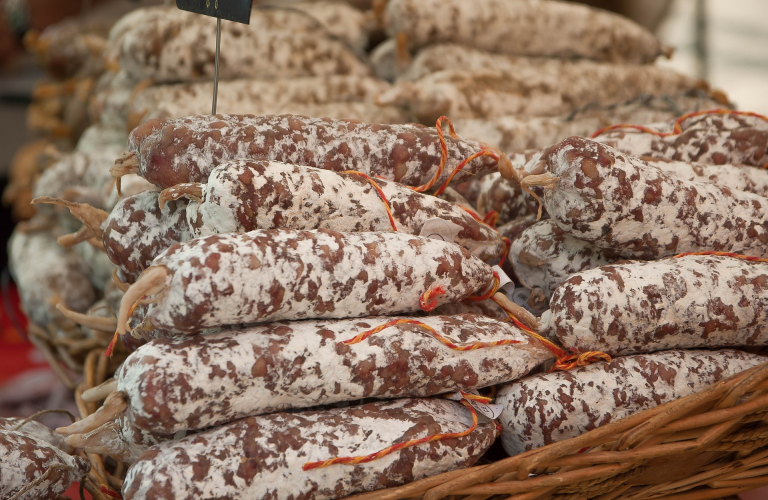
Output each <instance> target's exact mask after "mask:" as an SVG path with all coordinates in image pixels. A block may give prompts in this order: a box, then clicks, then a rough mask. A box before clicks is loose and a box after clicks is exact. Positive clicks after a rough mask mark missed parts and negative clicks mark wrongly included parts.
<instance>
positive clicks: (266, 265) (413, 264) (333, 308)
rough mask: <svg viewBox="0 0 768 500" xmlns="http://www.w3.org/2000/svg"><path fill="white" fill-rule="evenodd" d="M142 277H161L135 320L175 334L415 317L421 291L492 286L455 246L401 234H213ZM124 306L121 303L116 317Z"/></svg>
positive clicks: (159, 261)
mask: <svg viewBox="0 0 768 500" xmlns="http://www.w3.org/2000/svg"><path fill="white" fill-rule="evenodd" d="M149 269H154V270H158V269H164V272H166V273H167V274H166V277H165V285H164V286H163V287H162V291H160V292H159V293H155V294H153V295H152V296H150V297H149V300H148V302H151V303H149V304H148V305H147V309H146V315H145V317H144V318H145V319H146V320H148V321H149V322H150V323H151V324H152V325H153V326H154V327H155V328H161V329H163V330H168V331H173V332H179V333H195V332H199V331H201V330H203V329H205V328H210V327H216V326H222V325H235V324H247V323H254V322H270V321H277V320H282V319H290V320H297V319H309V318H354V317H361V316H379V315H390V314H402V313H408V312H414V311H420V310H421V307H420V299H421V298H422V295H423V294H424V293H425V292H427V291H428V290H432V291H437V290H438V289H440V290H441V292H442V293H438V294H436V296H434V297H432V298H433V299H434V302H435V304H436V305H440V304H444V303H448V302H458V301H461V300H463V299H464V298H466V297H467V296H469V295H472V294H473V293H483V292H484V291H486V290H487V289H488V288H490V286H491V285H492V284H493V271H492V269H491V267H490V266H489V265H487V264H485V263H484V262H482V261H481V260H479V259H477V258H476V257H474V256H472V255H471V254H470V253H469V252H468V251H467V250H465V249H463V248H461V247H459V246H458V245H455V244H453V243H446V242H443V241H439V240H434V239H428V238H422V237H418V236H412V235H406V234H401V233H347V234H343V233H337V232H331V231H294V230H279V229H266V230H256V231H251V232H249V233H244V234H222V235H214V236H209V237H205V238H198V239H196V240H192V241H189V242H186V243H182V244H177V245H174V246H172V247H171V248H169V249H168V250H167V251H165V252H164V253H163V254H161V255H159V256H158V257H157V258H156V259H155V260H154V261H153V262H152V266H151V267H150V268H149ZM149 269H148V271H149ZM153 272H156V271H153ZM147 276H150V275H149V274H148V275H147ZM428 298H429V297H428ZM123 302H125V299H124V300H123ZM430 302H431V300H430ZM129 306H130V304H122V305H121V312H122V310H123V308H124V307H129ZM126 311H127V309H126Z"/></svg>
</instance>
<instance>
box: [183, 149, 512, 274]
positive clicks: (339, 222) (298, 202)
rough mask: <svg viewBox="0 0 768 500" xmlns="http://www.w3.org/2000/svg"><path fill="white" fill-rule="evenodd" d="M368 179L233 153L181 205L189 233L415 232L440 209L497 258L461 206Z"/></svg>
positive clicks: (462, 237) (475, 246)
mask: <svg viewBox="0 0 768 500" xmlns="http://www.w3.org/2000/svg"><path fill="white" fill-rule="evenodd" d="M376 182H377V183H378V184H379V186H380V187H381V189H382V192H383V193H384V197H385V198H386V200H385V199H382V198H381V197H380V195H379V193H378V192H377V191H376V190H375V189H374V188H373V186H372V185H371V183H370V182H368V181H367V180H365V179H363V178H362V177H360V176H357V175H349V174H348V175H339V174H337V173H335V172H331V171H327V170H321V169H316V168H311V167H299V166H294V165H288V164H285V163H278V162H268V161H244V160H240V161H233V162H229V163H225V164H222V165H219V166H218V167H216V168H215V169H214V170H213V172H211V175H210V176H209V177H208V182H207V184H206V185H205V186H204V187H203V198H202V202H200V203H198V202H196V201H191V202H190V203H189V204H188V205H187V220H188V221H189V226H190V228H191V231H192V233H193V235H194V237H201V236H209V235H211V234H218V233H229V232H237V233H242V232H247V231H252V230H254V229H272V228H280V229H328V230H332V231H340V232H361V231H385V232H389V231H393V228H392V225H391V223H390V221H389V217H388V216H387V211H386V204H387V203H389V206H390V209H391V211H392V216H393V218H394V220H395V225H396V227H397V230H398V231H402V232H404V233H408V234H415V235H418V234H420V232H421V230H422V228H423V226H424V223H425V222H426V221H427V220H428V219H431V218H434V217H438V218H440V219H443V220H446V221H449V222H451V223H453V224H456V225H458V226H459V227H460V230H459V232H458V234H457V236H456V239H455V241H454V242H455V243H457V244H459V245H461V246H462V247H464V248H466V249H467V250H469V251H470V252H471V253H472V254H473V255H475V256H476V257H478V258H479V259H481V260H483V261H491V260H493V259H498V257H499V256H500V255H501V253H502V252H503V251H504V242H503V241H502V239H501V237H500V236H499V234H498V233H497V232H496V231H494V230H493V229H491V228H490V227H489V226H487V225H485V224H483V223H481V222H478V221H477V220H475V219H474V218H473V217H472V216H471V215H470V214H469V213H468V212H467V211H466V210H463V209H461V208H459V207H456V206H454V205H452V204H451V203H448V202H445V201H443V200H440V199H438V198H435V197H434V196H429V195H424V194H420V193H416V192H415V191H413V190H412V189H410V188H407V187H405V186H403V185H401V184H398V183H395V182H387V181H381V180H379V181H376Z"/></svg>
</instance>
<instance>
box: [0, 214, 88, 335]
mask: <svg viewBox="0 0 768 500" xmlns="http://www.w3.org/2000/svg"><path fill="white" fill-rule="evenodd" d="M59 235H60V232H57V233H54V232H53V231H40V232H35V233H23V232H21V231H19V230H18V228H17V229H16V230H15V231H14V232H13V235H12V236H11V239H10V241H9V243H8V257H9V269H10V271H11V275H12V276H13V279H14V281H15V282H16V285H17V286H18V287H19V294H20V295H21V304H22V307H23V309H24V312H25V313H26V315H27V317H28V318H29V319H30V320H31V321H33V322H35V323H37V324H38V325H47V324H48V323H49V322H51V321H52V320H53V319H55V318H61V315H60V313H59V312H58V311H57V310H56V308H55V305H56V303H57V302H59V301H61V302H62V303H63V304H64V305H65V306H66V307H67V308H68V309H72V310H74V311H77V312H85V310H86V309H88V308H89V307H90V306H91V304H93V303H94V302H95V300H96V292H95V290H94V289H93V286H92V285H91V283H90V280H89V279H88V276H89V274H90V269H89V268H88V265H87V263H86V262H85V261H83V259H82V258H81V257H80V256H79V255H77V254H76V253H75V252H74V251H72V250H68V249H65V248H62V247H61V246H59V244H58V243H57V242H56V237H57V236H59Z"/></svg>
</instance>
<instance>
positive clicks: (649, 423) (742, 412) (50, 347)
mask: <svg viewBox="0 0 768 500" xmlns="http://www.w3.org/2000/svg"><path fill="white" fill-rule="evenodd" d="M29 333H30V340H32V342H34V343H35V345H36V346H37V347H38V348H39V349H40V350H41V351H42V352H43V353H44V354H45V356H46V358H47V359H48V361H49V363H50V364H51V366H52V367H53V368H54V370H55V371H56V373H57V374H59V376H60V377H62V381H63V382H64V383H65V384H66V385H68V386H69V387H71V388H72V389H73V390H74V391H75V401H76V403H77V407H78V410H79V413H80V416H81V418H85V417H86V416H88V415H90V414H91V413H93V412H95V411H96V410H97V405H96V404H95V403H86V402H84V401H83V400H82V398H81V394H82V393H83V391H85V390H87V389H89V388H91V387H95V386H96V385H98V384H100V383H102V382H104V381H105V380H106V379H107V378H108V377H110V376H111V375H112V374H113V373H114V370H115V369H116V368H117V366H118V365H119V363H121V362H122V361H123V360H124V359H125V357H126V355H127V352H126V351H125V350H124V348H120V349H118V350H117V351H116V353H115V356H114V357H113V358H112V359H108V358H106V357H104V356H103V355H102V354H103V353H104V350H105V347H106V345H98V346H97V347H93V348H90V349H89V350H88V347H87V346H86V344H84V343H83V342H86V341H85V340H81V341H59V340H56V338H55V335H54V334H53V330H52V329H51V328H49V329H47V330H46V329H43V328H40V327H39V326H36V325H30V328H29ZM103 343H104V342H100V343H99V344H103ZM89 347H90V346H89ZM81 360H82V361H81ZM62 363H63V364H65V365H67V366H69V368H70V369H71V370H72V371H75V372H79V373H82V374H83V380H82V382H80V383H79V384H75V383H74V382H73V381H72V379H71V377H69V375H68V372H67V371H66V370H64V369H63V368H62V366H61V365H62ZM83 456H85V455H83ZM87 458H88V459H89V460H90V461H91V464H92V470H91V472H90V473H89V475H88V477H87V478H86V481H84V484H83V486H84V488H85V489H87V490H88V491H89V492H90V493H91V495H92V496H93V498H94V499H96V500H109V499H111V498H120V497H119V496H118V492H119V491H120V488H121V486H122V480H123V479H124V478H125V474H126V472H127V466H126V465H125V464H122V463H118V462H116V461H115V460H113V459H112V458H111V457H107V456H99V455H94V454H88V455H87ZM764 485H768V363H766V364H764V365H762V366H759V367H755V368H752V369H749V370H746V371H744V372H742V373H740V374H738V375H734V376H733V377H730V378H729V379H726V380H722V381H720V382H718V383H716V384H714V385H712V386H710V387H709V388H708V389H706V390H704V391H701V392H699V393H696V394H692V395H690V396H688V397H685V398H681V399H678V400H675V401H671V402H669V403H666V404H663V405H661V406H658V407H656V408H652V409H649V410H646V411H643V412H641V413H638V414H635V415H632V416H630V417H626V418H624V419H621V420H618V421H616V422H612V423H610V424H608V425H606V426H603V427H600V428H598V429H595V430H592V431H590V432H588V433H586V434H583V435H581V436H578V437H575V438H572V439H568V440H566V441H562V442H559V443H554V444H551V445H548V446H545V447H543V448H539V449H536V450H531V451H529V452H527V453H524V454H521V455H518V456H515V457H510V458H506V459H503V460H499V461H498V462H494V463H491V464H487V465H479V466H475V467H470V468H467V469H461V470H456V471H452V472H447V473H444V474H440V475H437V476H433V477H429V478H426V479H422V480H420V481H416V482H414V483H411V484H408V485H405V486H400V487H396V488H389V489H386V490H378V491H374V492H370V493H363V494H359V495H354V496H351V497H347V499H348V500H374V499H376V500H399V499H415V498H419V499H423V500H438V499H450V500H459V499H463V500H486V499H493V500H497V499H498V500H501V499H519V500H538V499H548V498H552V499H556V500H587V499H599V500H613V499H622V500H639V499H656V498H665V499H675V500H705V499H718V498H723V497H727V496H729V495H735V494H737V493H740V492H743V491H747V490H751V489H754V488H758V487H760V486H764Z"/></svg>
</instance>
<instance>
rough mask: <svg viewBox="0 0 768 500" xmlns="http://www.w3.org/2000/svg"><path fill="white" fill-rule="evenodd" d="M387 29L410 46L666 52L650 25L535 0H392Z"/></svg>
mask: <svg viewBox="0 0 768 500" xmlns="http://www.w3.org/2000/svg"><path fill="white" fill-rule="evenodd" d="M387 17H388V19H389V26H388V31H389V33H390V34H391V35H395V34H397V33H401V32H402V33H405V34H406V36H407V39H408V45H409V47H410V48H411V49H412V50H413V49H417V48H420V47H424V46H426V45H430V44H435V43H441V42H442V43H446V42H452V43H456V44H460V45H467V46H469V47H474V48H477V49H481V50H487V51H489V52H501V53H506V54H517V55H527V56H545V57H556V58H561V59H572V58H585V59H595V60H600V61H609V62H614V63H621V62H627V63H633V64H638V63H639V64H643V63H648V62H651V61H653V60H654V59H655V58H656V57H657V56H658V55H660V54H661V53H662V52H663V50H664V49H663V47H662V45H661V43H660V42H659V40H658V39H657V38H656V37H655V36H653V34H652V33H651V32H650V31H648V30H647V29H646V28H643V27H642V26H640V25H639V24H637V23H635V22H633V21H630V20H629V19H626V18H624V17H621V16H619V15H617V14H613V13H610V12H607V11H604V10H598V9H594V8H590V7H586V6H584V5H578V4H572V3H567V2H540V1H536V0H516V1H513V2H510V1H508V0H474V1H472V2H466V1H465V0H450V1H446V0H390V1H389V2H388V3H387Z"/></svg>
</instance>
